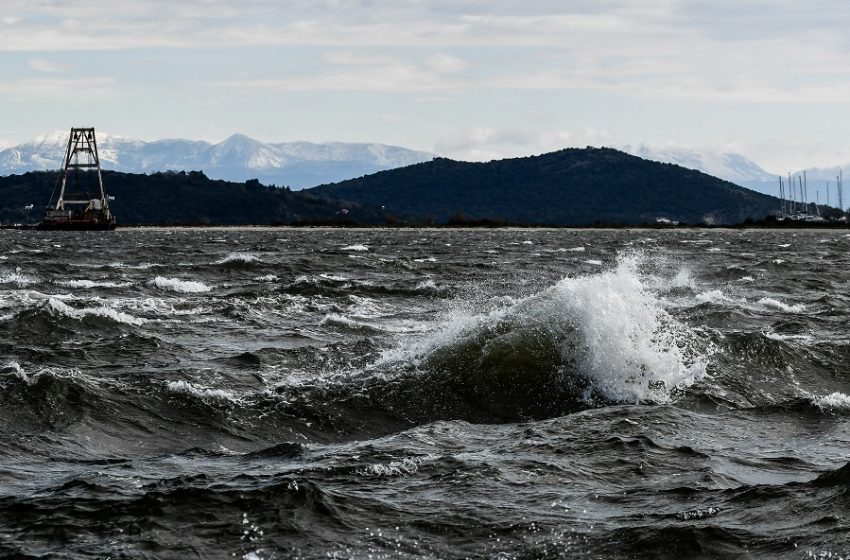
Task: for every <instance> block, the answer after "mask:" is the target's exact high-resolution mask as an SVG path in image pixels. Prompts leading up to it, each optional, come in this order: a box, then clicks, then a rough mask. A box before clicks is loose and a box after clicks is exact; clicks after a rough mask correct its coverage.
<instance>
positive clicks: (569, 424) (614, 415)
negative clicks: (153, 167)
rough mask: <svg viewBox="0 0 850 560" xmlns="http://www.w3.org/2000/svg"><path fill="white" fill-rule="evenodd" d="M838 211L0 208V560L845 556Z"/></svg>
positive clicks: (846, 301) (847, 391) (847, 346)
mask: <svg viewBox="0 0 850 560" xmlns="http://www.w3.org/2000/svg"><path fill="white" fill-rule="evenodd" d="M848 327H850V234H848V233H846V232H845V231H839V230H820V231H817V230H805V231H803V230H801V231H791V230H783V231H770V230H720V229H712V230H698V229H673V230H640V229H634V230H628V229H623V230H569V229H470V230H464V229H398V230H394V229H321V228H315V229H310V228H306V229H289V228H208V229H192V228H185V229H180V228H173V229H169V228H161V229H156V228H154V229H144V228H140V229H129V228H128V229H119V230H118V231H115V232H76V233H75V232H37V231H14V230H3V231H0V557H2V558H15V559H36V558H38V559H54V558H57V559H59V558H61V559H66V558H67V559H83V558H85V559H89V558H99V559H106V558H109V559H118V558H132V559H137V558H138V559H159V558H222V559H224V558H237V559H242V560H267V559H273V558H275V559H290V558H303V559H318V558H345V559H369V560H376V559H382V558H401V559H419V558H427V559H460V558H476V559H493V560H511V559H516V560H532V559H534V560H540V559H568V558H605V559H609V558H610V559H618V558H624V559H625V558H670V559H674V558H675V559H680V558H779V559H800V558H818V559H820V558H828V559H841V558H845V559H846V558H850V396H848V395H850V329H848Z"/></svg>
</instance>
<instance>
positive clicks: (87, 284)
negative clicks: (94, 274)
mask: <svg viewBox="0 0 850 560" xmlns="http://www.w3.org/2000/svg"><path fill="white" fill-rule="evenodd" d="M56 283H57V284H59V285H60V286H65V287H67V288H83V289H91V288H126V287H127V286H131V285H132V284H131V283H130V282H106V281H102V282H99V281H94V280H64V281H61V280H60V281H58V282H56Z"/></svg>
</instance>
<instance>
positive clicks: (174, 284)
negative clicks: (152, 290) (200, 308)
mask: <svg viewBox="0 0 850 560" xmlns="http://www.w3.org/2000/svg"><path fill="white" fill-rule="evenodd" d="M152 283H153V285H154V286H156V287H157V288H160V289H162V290H169V291H172V292H180V293H184V294H196V293H203V292H209V291H210V290H212V288H210V287H209V286H207V285H206V284H204V283H203V282H195V281H193V280H181V279H180V278H166V277H164V276H157V277H156V278H154V279H153V280H152Z"/></svg>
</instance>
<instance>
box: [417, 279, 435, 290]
mask: <svg viewBox="0 0 850 560" xmlns="http://www.w3.org/2000/svg"><path fill="white" fill-rule="evenodd" d="M416 289H417V290H421V291H425V290H439V289H440V288H439V287H438V286H437V284H436V283H435V282H434V281H433V280H431V279H430V278H429V279H428V280H424V281H422V282H420V283H418V284H417V285H416Z"/></svg>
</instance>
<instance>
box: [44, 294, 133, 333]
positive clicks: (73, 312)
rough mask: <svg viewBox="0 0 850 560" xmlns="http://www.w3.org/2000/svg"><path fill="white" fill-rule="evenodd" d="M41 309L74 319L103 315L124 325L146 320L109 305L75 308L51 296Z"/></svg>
mask: <svg viewBox="0 0 850 560" xmlns="http://www.w3.org/2000/svg"><path fill="white" fill-rule="evenodd" d="M42 309H44V310H45V311H47V312H48V313H50V314H51V315H54V316H57V317H69V318H71V319H76V320H80V321H81V320H84V319H86V318H87V317H103V318H106V319H110V320H112V321H114V322H116V323H124V324H126V325H133V326H141V325H144V324H145V323H146V322H147V321H146V320H145V319H142V318H141V317H135V316H133V315H130V314H129V313H124V312H122V311H117V310H115V309H112V308H111V307H106V306H100V307H85V308H81V309H77V308H75V307H71V306H70V305H68V304H67V303H65V302H63V301H61V300H58V299H56V298H53V297H51V298H49V299H48V300H47V302H46V303H45V304H44V305H43V308H42Z"/></svg>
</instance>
